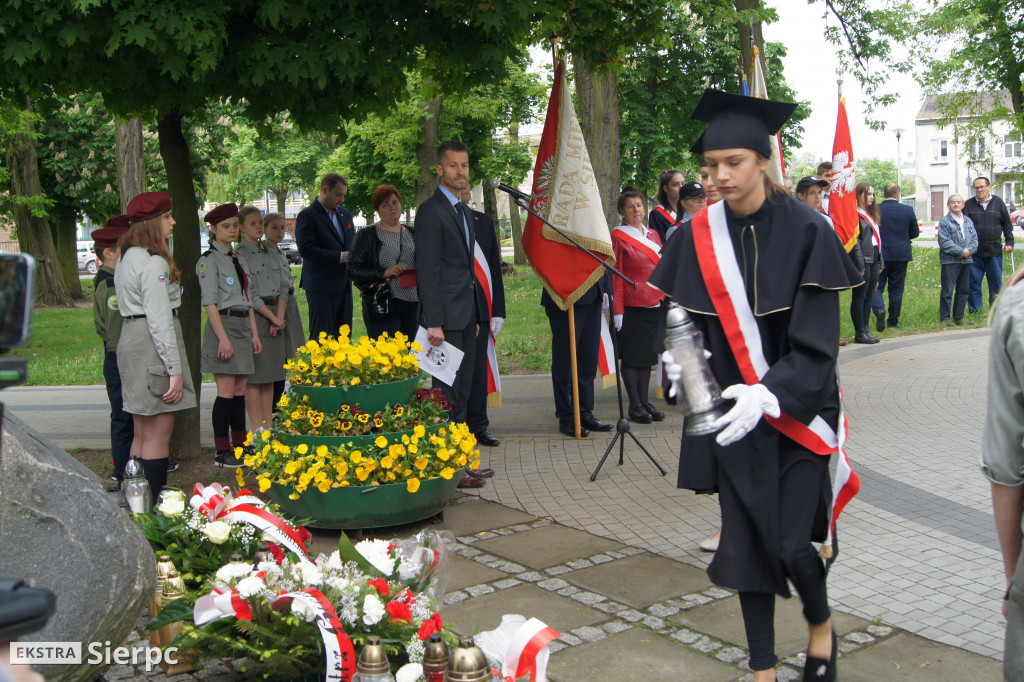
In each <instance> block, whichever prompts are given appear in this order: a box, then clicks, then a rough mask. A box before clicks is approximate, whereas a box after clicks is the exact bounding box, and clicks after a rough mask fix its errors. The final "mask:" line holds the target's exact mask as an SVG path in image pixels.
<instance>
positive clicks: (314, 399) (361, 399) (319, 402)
mask: <svg viewBox="0 0 1024 682" xmlns="http://www.w3.org/2000/svg"><path fill="white" fill-rule="evenodd" d="M421 378H422V375H417V376H414V377H411V378H409V379H403V380H401V381H393V382H391V383H389V384H371V385H368V386H362V385H359V386H292V392H293V393H294V394H295V395H296V396H299V397H300V399H301V396H307V397H308V398H309V401H308V402H307V405H308V406H309V407H312V408H314V409H317V410H323V411H324V412H327V413H328V414H334V413H336V412H337V411H338V410H340V409H341V406H342V404H343V403H349V404H351V405H359V407H360V408H362V410H363V411H364V412H369V413H370V414H373V413H374V412H377V411H378V410H383V409H384V408H385V407H387V406H388V405H397V404H398V403H402V404H403V405H404V404H405V403H407V402H409V398H411V397H412V394H413V392H414V391H415V390H416V389H417V388H418V387H419V384H420V380H421Z"/></svg>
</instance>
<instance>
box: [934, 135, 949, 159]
mask: <svg viewBox="0 0 1024 682" xmlns="http://www.w3.org/2000/svg"><path fill="white" fill-rule="evenodd" d="M948 160H949V143H948V142H947V141H946V140H932V163H945V162H946V161H948Z"/></svg>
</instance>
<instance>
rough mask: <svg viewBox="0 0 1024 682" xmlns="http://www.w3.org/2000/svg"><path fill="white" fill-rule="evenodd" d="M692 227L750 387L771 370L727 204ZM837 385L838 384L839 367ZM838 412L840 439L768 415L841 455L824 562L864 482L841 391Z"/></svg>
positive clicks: (824, 427) (820, 449)
mask: <svg viewBox="0 0 1024 682" xmlns="http://www.w3.org/2000/svg"><path fill="white" fill-rule="evenodd" d="M691 224H692V225H693V242H694V247H695V249H696V251H697V262H698V263H699V265H700V272H701V275H702V276H703V278H704V282H705V285H706V286H707V289H708V295H709V296H710V297H711V302H712V304H713V305H714V307H715V312H717V313H718V320H719V322H720V323H721V324H722V329H723V330H724V331H725V336H726V339H727V341H728V343H729V347H730V348H731V349H732V353H733V356H734V357H735V358H736V364H737V366H738V367H739V369H740V373H741V374H742V375H743V380H744V382H746V383H747V384H748V385H750V386H752V385H754V384H757V383H759V382H760V381H761V377H763V376H764V375H765V374H766V373H767V372H768V369H769V366H768V361H767V359H766V358H765V356H764V349H763V347H762V345H761V333H760V330H759V328H758V326H757V319H756V318H755V317H754V312H753V311H752V310H751V309H750V302H749V301H748V300H747V295H746V289H745V288H744V284H743V277H742V275H741V274H740V270H739V264H738V262H737V261H736V252H735V249H734V248H733V244H732V238H731V237H730V236H729V227H728V225H727V224H726V219H725V204H724V203H720V204H715V205H714V206H708V207H707V208H705V209H703V210H702V211H700V212H699V213H698V214H697V215H695V216H694V217H693V221H692V223H691ZM836 383H837V384H838V383H839V372H838V367H837V370H836ZM839 409H840V413H839V430H838V433H837V432H836V431H833V430H832V428H831V427H830V426H829V425H828V423H827V422H825V420H824V419H822V418H821V417H820V416H816V417H814V419H813V420H811V423H810V424H803V423H801V422H799V421H797V420H796V419H794V418H793V417H791V416H789V415H787V414H786V413H785V412H783V413H782V414H781V415H780V416H779V417H777V418H773V417H769V416H767V415H765V419H766V420H767V421H768V423H769V424H771V425H772V426H774V427H775V428H776V429H778V430H779V431H781V432H782V433H783V434H785V435H786V436H788V437H789V438H791V439H793V440H794V441H796V442H797V443H799V444H800V445H802V446H803V447H805V448H807V449H808V450H810V451H811V452H813V453H815V454H817V455H830V454H832V453H834V452H837V453H839V459H838V466H837V469H836V481H835V490H834V492H833V495H832V518H831V522H830V523H829V530H828V537H827V539H826V540H825V543H824V545H823V546H822V550H823V555H824V556H825V557H826V558H827V557H830V556H831V555H832V550H831V548H832V534H833V531H834V528H835V523H836V520H837V519H838V518H839V515H840V513H842V511H843V507H845V506H846V503H847V502H849V501H850V500H851V499H853V497H854V496H855V495H856V494H857V492H858V491H859V490H860V477H858V476H857V472H855V471H854V470H853V467H851V466H850V458H849V457H848V456H847V454H846V449H845V448H844V447H843V445H844V444H845V441H846V435H847V429H848V428H849V426H848V423H847V420H846V415H845V413H844V412H845V411H844V410H843V403H842V388H841V387H840V401H839Z"/></svg>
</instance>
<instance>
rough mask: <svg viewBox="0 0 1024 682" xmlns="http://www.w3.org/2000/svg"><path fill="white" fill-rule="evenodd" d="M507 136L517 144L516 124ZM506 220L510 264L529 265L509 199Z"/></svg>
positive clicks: (519, 220) (519, 221)
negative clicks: (509, 236) (510, 226)
mask: <svg viewBox="0 0 1024 682" xmlns="http://www.w3.org/2000/svg"><path fill="white" fill-rule="evenodd" d="M508 136H509V138H511V140H512V144H516V143H518V142H519V124H518V123H513V124H512V125H510V126H509V127H508ZM508 219H509V222H510V223H511V225H512V252H513V253H512V262H513V263H514V264H515V265H524V266H525V265H529V264H530V259H529V258H527V257H526V249H525V248H523V220H522V218H521V217H520V215H519V206H517V205H516V203H515V202H514V201H512V199H511V198H510V199H509V202H508Z"/></svg>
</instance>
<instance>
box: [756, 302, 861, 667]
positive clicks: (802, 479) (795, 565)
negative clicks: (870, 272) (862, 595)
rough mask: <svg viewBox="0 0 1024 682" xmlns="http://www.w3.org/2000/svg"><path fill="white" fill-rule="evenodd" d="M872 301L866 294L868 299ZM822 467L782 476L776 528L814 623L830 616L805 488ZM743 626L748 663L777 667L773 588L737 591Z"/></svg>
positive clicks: (812, 504)
mask: <svg viewBox="0 0 1024 682" xmlns="http://www.w3.org/2000/svg"><path fill="white" fill-rule="evenodd" d="M868 300H870V299H868ZM819 479H820V472H819V470H818V468H816V467H815V466H813V465H812V463H810V462H798V463H796V464H794V465H793V466H792V467H791V468H790V469H789V471H787V472H786V475H785V476H784V477H783V478H782V479H781V481H780V487H779V500H780V501H782V500H784V501H785V504H780V505H779V512H780V513H779V528H781V529H784V533H783V536H782V539H781V547H780V551H781V555H782V560H783V564H784V566H785V571H786V574H787V577H788V578H789V580H790V582H792V583H793V586H794V587H796V591H797V594H799V595H800V600H801V601H802V602H803V605H804V609H803V612H804V618H806V619H807V622H808V623H811V624H812V625H820V624H821V623H824V622H825V621H826V620H828V619H829V617H830V616H831V611H830V610H829V608H828V592H827V590H826V587H825V566H824V564H823V563H822V560H821V559H820V558H819V557H818V555H817V554H816V552H815V551H814V545H812V544H811V534H812V531H813V525H814V518H815V512H816V510H817V507H818V500H817V499H816V497H815V496H814V495H812V494H808V491H815V490H817V489H818V485H819ZM739 594H740V607H741V609H742V611H743V625H744V627H745V629H746V632H747V646H748V648H749V649H750V668H751V669H752V670H767V669H768V668H773V667H775V664H776V663H778V658H777V657H776V656H775V599H776V595H775V593H773V592H740V593H739Z"/></svg>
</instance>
